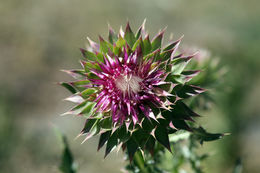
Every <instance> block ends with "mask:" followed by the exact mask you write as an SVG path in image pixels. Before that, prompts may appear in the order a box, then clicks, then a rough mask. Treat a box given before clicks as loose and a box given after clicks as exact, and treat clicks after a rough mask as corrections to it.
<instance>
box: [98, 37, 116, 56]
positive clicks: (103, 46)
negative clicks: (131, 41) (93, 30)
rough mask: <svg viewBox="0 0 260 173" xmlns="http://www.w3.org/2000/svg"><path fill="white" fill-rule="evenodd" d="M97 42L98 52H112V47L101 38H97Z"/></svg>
mask: <svg viewBox="0 0 260 173" xmlns="http://www.w3.org/2000/svg"><path fill="white" fill-rule="evenodd" d="M99 42H100V51H101V52H103V53H105V54H106V53H108V50H109V49H110V50H113V46H112V45H111V44H110V43H108V42H106V41H105V40H104V39H103V38H102V37H101V36H99Z"/></svg>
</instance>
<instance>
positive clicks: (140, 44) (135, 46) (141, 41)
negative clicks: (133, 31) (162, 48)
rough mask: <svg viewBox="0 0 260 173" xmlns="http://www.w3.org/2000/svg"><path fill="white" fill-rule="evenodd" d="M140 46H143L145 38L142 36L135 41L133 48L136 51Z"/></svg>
mask: <svg viewBox="0 0 260 173" xmlns="http://www.w3.org/2000/svg"><path fill="white" fill-rule="evenodd" d="M138 46H141V47H142V46H143V40H142V38H141V37H140V38H139V39H138V40H137V41H136V42H135V43H134V45H133V48H132V50H133V51H135V50H136V48H137V47H138Z"/></svg>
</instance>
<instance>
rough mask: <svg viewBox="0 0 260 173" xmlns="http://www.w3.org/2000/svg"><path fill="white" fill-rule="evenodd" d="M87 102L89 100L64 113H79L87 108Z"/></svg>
mask: <svg viewBox="0 0 260 173" xmlns="http://www.w3.org/2000/svg"><path fill="white" fill-rule="evenodd" d="M86 104H87V101H84V102H82V103H80V104H78V105H76V106H75V107H73V108H72V109H71V110H70V111H68V112H65V113H64V114H62V115H78V114H80V113H81V112H82V111H83V110H84V109H85V106H86Z"/></svg>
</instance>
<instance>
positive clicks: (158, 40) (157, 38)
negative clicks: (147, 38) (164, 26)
mask: <svg viewBox="0 0 260 173" xmlns="http://www.w3.org/2000/svg"><path fill="white" fill-rule="evenodd" d="M163 34H164V31H162V32H160V33H159V34H158V35H157V36H155V38H154V39H153V41H152V51H154V50H156V49H159V48H161V46H162V38H163Z"/></svg>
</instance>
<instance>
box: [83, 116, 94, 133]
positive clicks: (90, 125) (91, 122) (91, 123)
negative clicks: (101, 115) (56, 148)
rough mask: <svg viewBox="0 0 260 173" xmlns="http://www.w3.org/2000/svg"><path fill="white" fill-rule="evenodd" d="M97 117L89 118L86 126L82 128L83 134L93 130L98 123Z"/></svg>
mask: <svg viewBox="0 0 260 173" xmlns="http://www.w3.org/2000/svg"><path fill="white" fill-rule="evenodd" d="M97 121H98V120H97V119H87V120H86V122H85V125H84V128H83V129H82V130H81V133H82V134H86V133H88V132H90V131H91V129H92V128H93V127H94V126H95V125H96V123H97Z"/></svg>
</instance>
